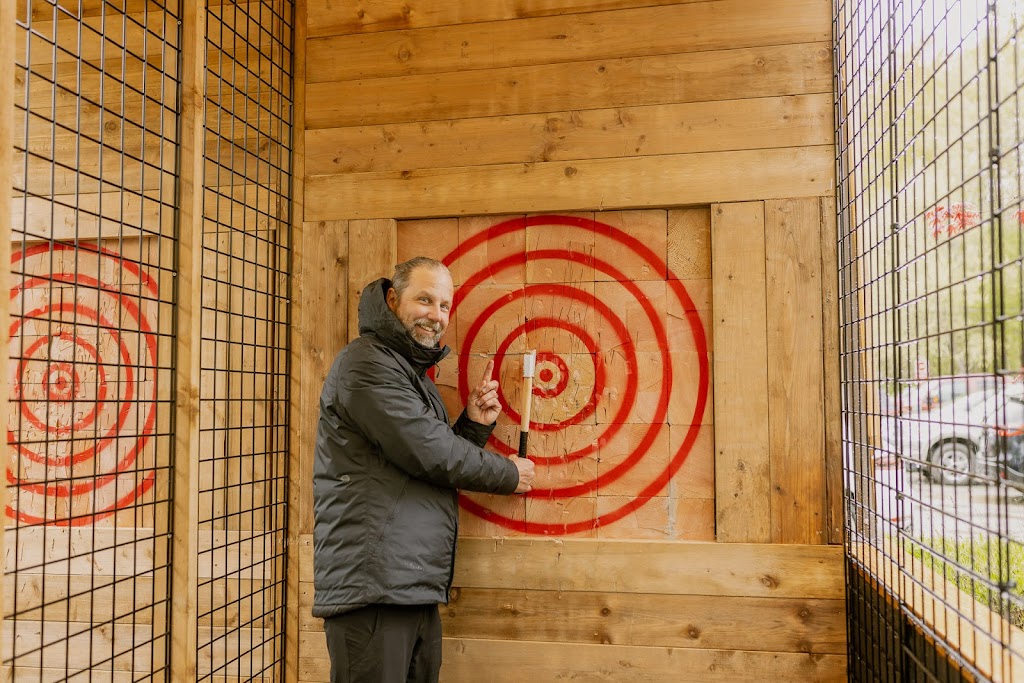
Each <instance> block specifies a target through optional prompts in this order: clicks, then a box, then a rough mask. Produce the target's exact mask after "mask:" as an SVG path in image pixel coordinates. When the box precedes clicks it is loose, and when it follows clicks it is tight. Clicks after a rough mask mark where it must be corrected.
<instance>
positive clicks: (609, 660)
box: [300, 638, 846, 683]
mask: <svg viewBox="0 0 1024 683" xmlns="http://www.w3.org/2000/svg"><path fill="white" fill-rule="evenodd" d="M443 648H444V653H443V657H444V664H443V665H442V667H441V680H444V681H475V680H478V678H479V676H480V672H481V671H487V679H488V680H489V681H493V682H494V683H520V682H521V681H524V680H535V681H551V680H563V679H564V680H572V681H581V682H583V683H599V682H606V681H609V680H623V681H626V680H628V681H636V682H637V683H685V682H692V683H705V682H706V681H709V680H714V681H726V682H728V681H735V682H736V683H739V682H740V681H743V682H746V681H750V680H751V672H757V674H758V676H762V677H765V678H766V679H775V680H780V681H818V682H820V683H826V682H835V683H838V682H839V681H846V656H845V655H838V654H837V655H820V654H813V655H812V654H806V653H787V652H754V651H750V650H707V649H697V648H691V649H685V648H661V647H642V646H628V645H605V644H602V645H593V644H581V643H542V642H522V641H509V640H484V639H478V638H445V639H444V640H443ZM312 651H313V652H315V653H316V654H322V655H324V656H319V657H315V656H305V657H303V658H302V660H301V662H300V676H301V680H302V681H306V682H308V683H327V682H328V681H330V666H331V662H330V659H328V658H327V657H326V647H323V648H318V649H316V650H312Z"/></svg>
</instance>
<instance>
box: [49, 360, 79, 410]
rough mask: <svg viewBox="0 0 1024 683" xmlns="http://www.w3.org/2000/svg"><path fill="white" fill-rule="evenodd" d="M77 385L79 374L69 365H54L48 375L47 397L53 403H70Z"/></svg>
mask: <svg viewBox="0 0 1024 683" xmlns="http://www.w3.org/2000/svg"><path fill="white" fill-rule="evenodd" d="M77 385H78V373H76V372H75V370H74V369H73V368H70V367H69V366H68V364H67V363H54V364H52V365H51V366H50V368H49V370H48V371H47V373H46V395H47V397H48V398H49V399H50V400H51V401H70V400H71V399H72V398H74V396H75V387H76V386H77Z"/></svg>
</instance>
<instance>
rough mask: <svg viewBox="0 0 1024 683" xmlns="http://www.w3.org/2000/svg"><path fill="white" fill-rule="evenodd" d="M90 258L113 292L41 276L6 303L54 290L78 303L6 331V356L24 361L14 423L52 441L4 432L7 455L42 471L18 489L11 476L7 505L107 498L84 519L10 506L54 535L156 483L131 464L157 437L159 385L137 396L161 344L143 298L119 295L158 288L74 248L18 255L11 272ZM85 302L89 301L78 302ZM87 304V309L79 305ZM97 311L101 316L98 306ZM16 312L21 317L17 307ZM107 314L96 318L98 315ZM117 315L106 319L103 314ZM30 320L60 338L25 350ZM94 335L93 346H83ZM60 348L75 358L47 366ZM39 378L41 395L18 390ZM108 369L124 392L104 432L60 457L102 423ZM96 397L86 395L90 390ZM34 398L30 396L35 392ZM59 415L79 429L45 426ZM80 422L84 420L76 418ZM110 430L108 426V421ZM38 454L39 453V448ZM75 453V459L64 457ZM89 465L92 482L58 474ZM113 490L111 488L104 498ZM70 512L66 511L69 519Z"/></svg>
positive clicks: (123, 262) (124, 266)
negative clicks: (33, 498) (132, 288)
mask: <svg viewBox="0 0 1024 683" xmlns="http://www.w3.org/2000/svg"><path fill="white" fill-rule="evenodd" d="M75 249H78V250H81V251H91V252H93V253H95V254H98V255H99V256H100V257H101V258H100V263H108V264H111V265H110V267H109V268H108V267H107V266H105V265H104V266H101V267H100V269H99V272H103V273H107V272H113V273H114V274H115V278H116V280H117V282H115V283H113V284H111V283H107V282H102V281H100V280H99V279H98V278H97V277H93V276H90V275H87V274H85V273H81V272H78V273H67V272H47V274H46V275H45V276H36V275H28V274H26V276H25V277H24V278H23V279H22V280H21V282H20V283H19V284H18V285H16V286H15V287H13V288H12V289H11V300H12V302H16V301H17V300H18V299H19V297H23V296H27V295H28V294H29V293H31V292H32V291H35V290H37V289H38V290H40V291H44V292H45V291H47V288H53V287H54V284H55V283H57V284H59V285H60V286H62V287H64V288H65V290H66V291H71V292H73V293H74V298H75V300H74V301H71V302H69V301H68V300H67V295H66V294H65V298H64V301H63V302H62V303H59V304H46V305H43V306H38V307H35V308H33V309H31V310H29V311H27V312H24V313H20V314H19V316H18V317H17V318H16V319H15V321H14V322H13V323H12V325H11V327H10V330H9V338H8V339H9V343H10V344H11V345H12V347H13V349H14V351H15V352H14V353H12V356H14V357H16V358H20V361H19V363H18V364H17V366H16V368H15V376H14V377H12V378H11V381H12V397H13V398H14V400H16V401H18V402H19V414H20V415H21V416H22V418H23V419H24V422H25V424H26V425H30V426H31V427H33V428H35V429H37V430H39V431H40V432H44V433H46V434H48V435H49V436H48V437H47V439H46V440H45V441H44V442H43V443H41V444H40V443H39V442H38V440H35V441H33V442H29V441H24V440H21V439H19V435H18V434H20V432H19V433H15V432H13V431H12V430H11V429H10V428H8V432H7V438H8V443H9V444H10V445H11V447H12V448H13V450H14V451H15V452H16V453H17V454H18V455H19V456H20V457H23V458H25V462H29V463H36V465H38V466H41V467H43V468H44V470H43V471H45V472H46V475H45V476H42V477H40V476H33V477H31V478H30V479H28V480H22V479H19V477H18V476H16V475H15V473H14V472H12V471H10V470H8V471H7V481H8V483H9V484H11V485H12V486H13V487H16V488H17V490H18V494H17V495H15V496H12V499H15V500H18V501H22V500H23V497H22V495H21V494H22V493H28V494H36V495H38V496H42V497H43V498H44V499H45V498H46V497H59V498H72V497H77V496H83V495H86V496H88V504H87V506H88V505H91V504H92V502H93V501H95V500H96V499H97V498H96V493H95V492H98V491H99V490H101V489H103V490H105V491H106V494H105V497H106V499H107V500H110V498H113V500H112V502H109V503H106V504H104V503H101V504H99V506H98V507H97V508H96V509H93V510H92V512H90V513H88V514H81V515H77V516H73V517H61V518H54V517H53V513H49V515H48V514H47V513H46V512H37V511H35V510H32V509H27V508H25V507H24V503H23V502H19V504H18V506H17V508H14V507H12V505H8V507H7V514H8V516H11V517H14V518H16V519H18V520H19V521H21V522H23V523H29V524H39V523H43V524H54V525H58V526H66V525H73V526H78V525H85V524H92V523H94V522H95V521H97V520H99V519H102V518H103V517H106V516H109V515H111V514H113V513H114V512H115V511H116V510H117V509H118V508H121V507H124V506H125V505H128V504H130V503H131V502H132V501H133V500H135V499H136V498H137V497H138V496H140V495H142V494H143V493H145V492H146V491H147V490H149V489H150V488H151V487H152V486H153V484H154V483H155V473H154V472H153V471H152V470H150V469H139V468H138V466H137V465H136V459H137V457H138V454H139V453H140V451H141V450H142V449H143V448H144V447H145V445H146V443H147V442H148V440H149V438H150V437H151V436H152V434H153V430H154V425H155V422H156V396H157V388H156V382H151V385H152V388H151V391H149V390H147V392H146V394H145V395H143V394H142V393H140V392H141V389H142V386H143V385H141V384H140V383H139V380H138V379H137V378H139V377H141V373H142V371H143V370H145V369H146V368H154V367H156V353H157V340H156V335H155V334H154V331H153V329H152V328H151V326H150V324H149V321H148V320H147V318H146V316H145V315H144V313H143V311H142V309H141V306H140V303H141V301H142V299H141V297H140V295H139V294H135V295H128V294H126V293H125V290H124V288H123V285H122V284H121V283H123V282H134V283H137V284H138V285H140V286H141V287H142V292H143V294H144V296H145V297H146V298H149V299H154V300H155V299H156V297H157V295H158V289H157V286H156V282H155V281H154V280H153V279H152V278H151V277H150V276H149V275H148V274H147V273H145V272H144V271H143V270H142V269H141V268H140V267H139V266H138V265H137V264H135V263H133V262H131V261H130V260H128V259H125V258H122V257H121V255H119V254H117V253H116V252H112V251H110V250H107V249H103V248H100V247H95V246H91V245H88V244H82V243H79V244H77V245H66V244H49V243H41V244H37V245H33V246H32V247H30V248H28V249H26V250H24V251H20V252H15V253H14V254H13V255H12V264H14V265H15V266H17V265H18V264H19V262H24V263H25V265H23V266H21V270H22V271H23V272H26V273H28V272H29V271H30V267H29V265H28V263H29V261H28V260H29V259H31V258H33V257H42V259H41V262H42V265H41V267H40V268H39V270H40V271H48V270H50V268H52V265H53V264H54V263H61V262H62V260H61V259H60V258H59V257H54V256H52V255H51V257H50V258H46V255H47V254H48V253H49V252H51V251H53V252H61V251H73V250H75ZM80 295H81V296H82V297H83V299H84V297H85V296H88V299H85V300H84V301H83V300H80V299H79V296H80ZM85 301H88V302H90V303H88V304H87V303H85ZM97 301H99V302H100V306H97V305H96V302H97ZM13 308H14V310H15V311H18V310H19V307H18V306H17V305H15V306H14V307H13ZM101 308H102V310H103V311H104V313H100V309H101ZM111 312H112V313H114V315H109V313H111ZM30 320H38V321H40V322H41V323H43V324H44V325H45V328H46V329H55V330H56V331H54V332H51V333H48V334H46V335H43V336H40V337H39V338H36V339H34V340H32V341H31V342H30V343H28V344H25V345H24V348H18V347H19V346H21V345H22V343H21V342H20V340H21V339H22V328H23V327H24V325H25V324H26V323H27V322H28V321H30ZM69 330H70V331H69ZM90 334H92V335H95V339H92V338H86V337H87V336H88V335H90ZM127 334H131V335H133V337H137V338H138V339H139V342H138V343H136V342H134V341H132V343H131V344H129V343H128V341H126V338H125V335H127ZM100 340H103V344H102V346H103V348H109V349H110V350H111V351H113V353H114V354H116V357H114V358H104V357H103V355H104V351H103V349H102V348H101V344H100V343H99V342H100ZM58 341H60V342H64V343H66V344H68V345H70V346H71V347H72V351H70V354H71V358H70V359H68V358H66V357H63V356H59V357H51V349H52V348H54V345H57V342H58ZM30 368H31V369H32V370H33V371H35V370H36V369H37V368H45V370H44V372H43V377H44V378H45V379H44V384H45V386H44V389H43V390H42V391H43V394H41V395H40V394H39V392H38V391H36V393H32V392H29V393H28V394H26V392H25V391H24V390H23V380H24V379H25V378H26V377H27V376H28V375H27V373H28V372H29V369H30ZM82 368H87V369H89V372H90V375H91V379H90V380H88V381H86V382H84V383H83V379H82V376H81V375H80V373H79V370H80V369H82ZM111 369H113V371H114V373H115V375H117V378H116V384H117V386H118V387H119V388H120V389H121V390H122V391H121V396H119V397H118V398H117V399H116V405H114V406H113V408H114V410H113V411H112V412H111V419H110V421H109V424H110V426H109V428H106V429H105V430H104V431H103V433H102V434H97V435H96V437H95V438H94V439H93V440H92V441H91V442H90V441H89V439H88V438H85V439H82V438H80V437H79V438H78V439H77V441H84V442H85V443H87V444H88V445H86V446H85V447H83V448H79V450H77V451H74V452H72V453H70V454H62V453H59V452H57V451H58V450H63V449H62V448H61V447H62V446H63V445H64V444H67V445H73V444H74V443H75V442H76V439H75V437H76V434H80V433H81V432H82V431H83V430H87V429H89V428H91V427H93V426H95V425H97V424H98V422H97V420H98V418H99V415H100V414H102V413H104V412H105V411H106V410H107V409H106V407H105V406H106V405H107V404H108V403H109V397H108V393H109V386H110V384H111V382H112V381H113V380H112V378H111V377H110V376H109V372H110V370H111ZM91 387H95V391H94V393H93V394H92V395H90V392H89V388H91ZM34 391H35V390H34ZM63 406H70V407H71V408H73V410H72V411H71V412H72V414H73V415H74V416H75V419H74V420H73V421H72V422H71V423H70V424H63V423H62V422H59V421H58V424H51V423H50V422H49V415H50V414H51V412H58V411H60V410H61V408H62V407H63ZM133 410H134V411H135V414H136V415H137V417H136V419H135V420H134V424H133V425H132V426H133V427H134V428H135V429H134V430H133V431H132V432H131V433H126V429H127V427H128V424H127V423H128V420H129V418H130V417H131V415H132V412H133ZM79 413H80V414H79ZM105 422H106V420H105ZM40 446H41V447H42V448H40ZM68 450H71V449H68ZM90 460H95V461H96V471H95V474H92V475H89V476H80V475H78V474H75V475H74V478H73V479H72V478H71V475H70V472H68V474H67V476H64V475H61V474H60V473H59V472H58V471H56V470H57V468H61V470H60V471H61V472H65V471H67V469H66V468H69V467H71V466H73V465H76V464H79V463H84V462H87V461H90ZM109 487H113V488H109ZM29 500H30V499H29ZM70 507H71V506H69V509H70Z"/></svg>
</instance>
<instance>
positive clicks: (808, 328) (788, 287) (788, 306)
mask: <svg viewBox="0 0 1024 683" xmlns="http://www.w3.org/2000/svg"><path fill="white" fill-rule="evenodd" d="M764 213H765V282H766V288H767V290H766V291H767V312H768V363H767V367H768V414H769V420H768V442H769V449H770V450H769V459H770V462H771V491H772V514H771V520H772V541H773V542H774V543H824V542H826V540H827V539H826V536H825V533H824V532H825V515H824V512H825V433H824V416H823V413H822V404H823V401H824V395H823V389H822V387H823V367H822V354H823V346H822V331H821V330H822V327H821V315H822V313H821V311H822V300H821V226H820V222H821V208H820V205H819V202H818V199H817V197H813V198H808V199H788V200H774V201H766V202H765V211H764Z"/></svg>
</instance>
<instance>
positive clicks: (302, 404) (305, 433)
mask: <svg viewBox="0 0 1024 683" xmlns="http://www.w3.org/2000/svg"><path fill="white" fill-rule="evenodd" d="M306 10H307V0H295V5H294V7H293V14H292V26H293V35H292V49H293V52H292V82H293V83H294V86H295V89H294V90H293V91H292V97H293V100H292V128H291V133H292V138H291V139H292V145H293V149H292V157H291V160H292V166H291V181H292V182H291V193H292V196H291V208H292V213H291V219H292V221H291V229H292V232H291V234H292V237H291V241H290V244H289V246H290V247H291V258H290V259H289V260H286V261H285V262H286V263H290V268H291V272H289V273H288V277H289V278H290V279H291V282H290V287H289V291H290V293H291V296H290V297H289V299H290V301H289V305H290V313H289V314H288V315H289V317H288V320H289V321H290V322H291V328H290V338H289V340H288V341H289V344H288V346H289V354H290V360H289V363H288V368H289V372H290V374H291V377H289V378H288V379H289V382H290V384H291V391H290V393H289V395H288V397H289V406H288V412H289V415H290V416H291V417H290V421H289V424H288V432H289V439H288V443H289V453H288V529H287V535H288V550H287V558H286V559H287V563H288V564H287V567H288V572H287V575H286V577H285V624H284V680H285V683H298V680H299V618H300V611H299V563H300V562H301V561H302V557H301V552H300V546H299V542H298V540H299V536H300V534H302V533H312V524H311V523H310V522H308V521H307V520H310V519H311V518H312V515H313V500H312V483H311V482H312V481H313V468H312V462H313V452H312V445H313V444H315V438H316V434H315V432H314V431H313V425H315V424H316V421H314V420H312V419H305V418H302V419H296V416H298V415H303V416H309V417H310V418H311V417H312V416H313V415H317V414H319V400H317V402H316V403H315V404H312V400H311V399H312V398H313V397H316V399H319V392H318V391H316V390H315V388H314V386H313V383H312V382H311V381H310V378H309V376H308V374H307V372H306V369H305V368H306V363H307V362H310V361H312V359H311V358H310V356H308V355H307V354H306V353H305V350H306V348H307V347H306V344H307V342H306V337H307V335H309V334H310V333H311V332H312V331H313V330H318V329H319V328H318V327H316V326H312V327H311V326H309V325H308V324H307V316H309V314H310V313H312V312H313V311H317V310H320V311H333V312H337V313H339V314H340V313H341V312H342V311H344V312H345V313H344V314H342V315H339V317H342V320H344V315H347V312H348V310H347V308H345V307H344V306H338V305H335V306H330V307H326V308H318V306H317V304H316V302H315V301H309V302H307V300H306V293H307V288H309V287H311V286H314V285H317V284H320V283H322V282H323V280H322V279H317V278H306V277H303V274H304V273H305V268H306V264H307V259H311V258H312V257H314V256H315V255H316V254H317V253H318V252H316V251H315V250H310V249H307V247H306V239H307V232H306V230H305V227H304V223H303V214H304V211H303V209H304V207H305V203H304V201H303V195H304V192H305V182H304V181H305V177H306V136H305V131H306V124H305V111H306V21H307V19H308V17H307V14H306ZM345 237H346V241H345V242H344V244H345V246H346V247H347V246H348V242H347V237H348V235H347V234H346V235H345ZM340 281H341V282H345V279H344V278H342V279H341V280H340ZM328 282H330V280H329V281H328ZM333 282H338V280H337V279H335V280H333ZM325 284H326V283H325ZM341 289H342V290H344V288H341ZM342 301H344V299H342ZM307 359H309V360H307ZM311 404H312V405H311ZM311 432H312V437H313V438H312V439H311V438H310V437H309V434H310V433H311ZM307 463H308V466H305V465H306V464H307ZM307 526H308V529H307ZM304 529H305V531H304Z"/></svg>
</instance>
